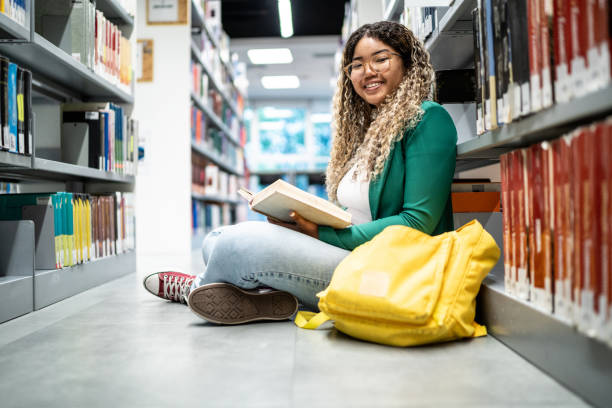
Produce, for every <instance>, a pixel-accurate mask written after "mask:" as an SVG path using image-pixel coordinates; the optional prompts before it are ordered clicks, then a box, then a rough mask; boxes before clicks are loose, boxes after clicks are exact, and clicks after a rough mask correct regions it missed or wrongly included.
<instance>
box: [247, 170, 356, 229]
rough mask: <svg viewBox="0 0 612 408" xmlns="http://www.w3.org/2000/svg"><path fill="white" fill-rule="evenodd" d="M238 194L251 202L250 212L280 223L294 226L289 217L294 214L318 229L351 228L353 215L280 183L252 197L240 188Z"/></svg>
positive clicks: (276, 182) (281, 181)
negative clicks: (319, 227)
mask: <svg viewBox="0 0 612 408" xmlns="http://www.w3.org/2000/svg"><path fill="white" fill-rule="evenodd" d="M238 194H240V195H241V196H242V197H243V198H245V199H246V200H247V201H248V202H249V207H250V208H251V210H253V211H256V212H258V213H261V214H263V215H267V216H270V217H274V218H276V219H278V220H281V221H285V222H292V219H291V217H289V213H290V212H291V211H295V212H297V213H298V214H299V215H301V216H302V217H304V218H305V219H307V220H308V221H310V222H314V223H315V224H318V225H328V226H330V227H334V228H346V227H348V226H350V225H351V214H350V213H348V212H346V211H344V210H343V209H342V208H340V207H337V206H335V205H334V204H332V203H330V202H329V201H326V200H324V199H322V198H320V197H317V196H315V195H312V194H310V193H307V192H305V191H303V190H300V189H299V188H297V187H295V186H293V185H291V184H289V183H287V182H285V181H283V180H280V179H279V180H276V181H275V182H274V183H272V184H270V185H269V186H268V187H266V188H264V189H263V190H261V191H260V192H259V193H256V194H253V193H251V192H250V191H249V190H247V189H244V188H240V189H238Z"/></svg>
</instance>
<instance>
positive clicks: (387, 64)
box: [344, 52, 401, 79]
mask: <svg viewBox="0 0 612 408" xmlns="http://www.w3.org/2000/svg"><path fill="white" fill-rule="evenodd" d="M394 55H397V56H398V57H401V55H400V54H398V53H395V52H379V53H377V54H374V55H372V56H371V57H370V58H368V59H367V60H364V61H353V62H351V63H350V64H348V65H347V66H345V67H344V72H345V73H346V75H347V76H348V77H349V78H351V79H354V78H360V77H361V76H363V74H365V66H366V64H368V65H369V66H370V68H372V71H374V72H377V73H379V74H380V73H383V72H386V71H388V70H389V68H391V58H393V56H394Z"/></svg>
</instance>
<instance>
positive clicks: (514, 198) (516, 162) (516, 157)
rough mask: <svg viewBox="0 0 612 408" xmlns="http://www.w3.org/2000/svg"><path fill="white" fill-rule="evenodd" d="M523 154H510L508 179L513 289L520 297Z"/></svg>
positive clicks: (518, 152)
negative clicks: (521, 176)
mask: <svg viewBox="0 0 612 408" xmlns="http://www.w3.org/2000/svg"><path fill="white" fill-rule="evenodd" d="M521 156H522V153H521V151H520V150H514V151H513V152H511V153H510V156H509V158H508V160H509V164H510V168H509V170H508V177H509V178H510V182H511V184H510V185H509V186H508V187H509V188H510V203H511V204H510V205H511V212H510V217H511V218H510V223H511V225H512V227H511V229H510V237H511V246H512V249H511V251H512V260H511V268H512V269H511V274H512V287H513V291H514V294H515V295H516V296H518V297H520V290H519V289H520V286H519V280H518V276H519V272H518V270H519V267H520V263H521V261H522V260H521V258H520V256H521V254H522V252H521V251H522V246H521V244H522V242H521V215H522V214H521V213H520V208H521V200H522V199H523V197H522V196H520V197H519V193H520V192H521V191H522V190H521V188H522V181H521V180H520V179H519V177H520V174H521V172H522V168H521V166H522V162H521V161H520V159H521V158H522V157H521Z"/></svg>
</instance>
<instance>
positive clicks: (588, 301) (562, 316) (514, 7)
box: [401, 0, 612, 406]
mask: <svg viewBox="0 0 612 408" xmlns="http://www.w3.org/2000/svg"><path fill="white" fill-rule="evenodd" d="M560 4H564V6H563V7H560ZM608 7H609V2H592V3H589V4H585V5H582V6H578V4H577V3H576V4H574V3H572V4H569V3H568V4H565V3H559V2H544V1H529V0H517V1H514V0H513V1H509V0H486V1H485V0H478V1H474V0H466V1H454V2H452V4H451V5H450V7H449V8H432V7H426V8H417V7H408V8H405V10H406V9H407V10H408V13H406V12H404V13H403V14H402V17H401V18H402V19H403V20H402V22H403V23H404V24H406V25H408V26H409V27H410V28H411V29H413V30H414V31H415V32H417V33H418V34H419V35H421V37H420V38H421V39H423V40H424V42H425V44H426V46H427V48H428V50H429V51H430V53H431V54H432V55H431V57H432V62H433V63H434V67H435V68H436V70H438V69H456V68H468V67H471V66H473V67H474V83H475V84H476V93H475V104H474V105H475V108H476V109H475V111H476V115H475V117H474V118H473V120H474V122H475V123H476V126H475V129H476V134H474V135H463V136H466V137H464V138H463V140H466V141H464V142H462V143H461V144H459V145H458V146H457V167H456V169H457V171H459V172H460V171H464V170H469V169H475V168H478V167H482V166H486V165H489V164H493V163H499V164H500V172H501V192H500V196H501V202H502V218H503V234H502V235H503V238H502V239H501V240H500V241H501V242H499V244H500V247H503V251H502V252H503V257H502V259H500V262H501V263H503V268H500V270H501V273H500V274H497V273H493V274H492V275H491V276H490V277H489V278H488V279H486V280H485V282H484V284H483V287H482V290H481V294H480V295H479V308H480V318H481V321H482V322H483V323H485V324H487V326H488V328H489V331H490V333H491V334H493V335H494V336H496V337H497V338H498V339H500V340H501V341H502V342H504V343H505V344H507V345H508V346H509V347H511V348H512V349H514V350H515V351H516V352H518V353H519V354H521V355H522V356H524V357H525V358H527V359H528V360H529V361H531V362H532V363H534V364H535V365H536V366H538V367H540V368H541V369H542V370H544V371H545V372H547V373H548V374H550V375H551V376H552V377H553V378H555V379H557V380H558V381H559V382H561V383H563V384H564V385H565V386H567V387H568V388H570V389H571V390H572V391H574V392H576V393H577V394H578V395H580V396H581V397H583V398H584V399H585V400H586V401H588V402H589V403H592V404H594V405H596V406H611V405H612V394H610V393H609V392H608V388H609V387H608V386H607V384H610V383H612V374H611V373H612V284H611V282H612V265H611V263H610V259H612V235H610V234H611V232H612V225H611V224H610V220H611V219H612V205H611V203H612V198H611V197H610V191H612V188H611V187H610V185H611V183H612V165H611V164H610V163H611V162H610V157H612V130H611V129H612V85H611V74H610V41H611V39H610V32H609V30H608V16H609V13H610V10H609V9H608ZM407 16H408V17H409V18H406V17H407ZM468 23H469V27H471V28H469V29H468ZM432 27H433V28H432ZM436 27H437V28H436ZM423 30H425V31H423ZM423 32H424V33H425V35H424V36H423V35H422V33H423ZM455 36H456V37H457V38H459V39H460V40H458V41H462V45H461V46H457V45H455V47H457V50H456V51H458V52H457V55H456V56H455V54H454V51H453V53H447V51H444V49H445V46H446V44H445V43H446V39H447V38H449V37H455ZM467 40H469V41H470V44H467V43H466V41H467ZM451 44H452V42H451ZM459 47H460V48H459ZM447 56H448V58H449V60H450V61H451V62H452V63H450V64H449V63H448V62H442V61H441V58H442V57H444V58H446V57H447ZM553 338H554V339H555V340H554V342H552V343H551V341H550V339H553ZM553 343H554V344H553Z"/></svg>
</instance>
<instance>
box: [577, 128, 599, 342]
mask: <svg viewBox="0 0 612 408" xmlns="http://www.w3.org/2000/svg"><path fill="white" fill-rule="evenodd" d="M581 137H582V146H583V149H582V151H581V153H582V160H581V166H580V179H581V185H580V188H581V189H582V192H581V197H580V198H581V200H580V204H581V208H580V210H579V211H580V212H581V239H580V246H581V254H582V257H581V260H580V266H581V269H582V285H581V294H580V319H579V320H578V328H579V329H580V330H581V331H583V332H585V333H587V334H589V335H593V334H594V328H595V326H596V324H597V306H598V305H597V298H598V286H599V276H598V273H599V267H600V262H599V261H600V259H599V257H598V254H599V252H600V251H599V242H598V241H599V240H598V230H599V227H598V224H599V223H600V218H599V214H598V213H597V212H598V210H599V204H598V203H597V194H595V190H596V186H595V184H596V178H597V175H596V172H597V163H596V162H597V156H598V155H596V154H595V149H596V146H595V128H594V126H586V127H584V128H583V134H582V136H581Z"/></svg>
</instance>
